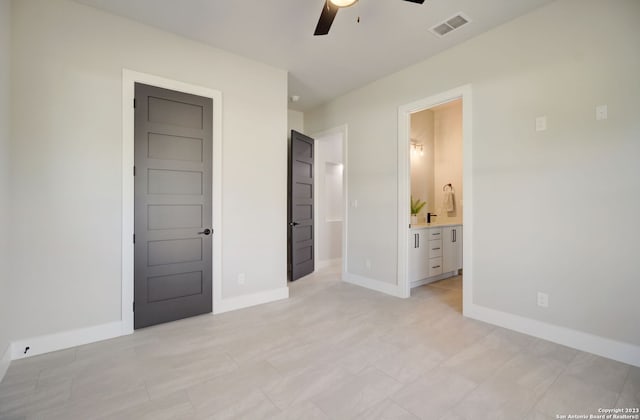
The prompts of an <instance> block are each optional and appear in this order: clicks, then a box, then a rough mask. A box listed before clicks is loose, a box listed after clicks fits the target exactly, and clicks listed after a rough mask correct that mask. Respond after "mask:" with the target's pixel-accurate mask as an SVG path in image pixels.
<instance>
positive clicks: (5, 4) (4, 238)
mask: <svg viewBox="0 0 640 420" xmlns="http://www.w3.org/2000/svg"><path fill="white" fill-rule="evenodd" d="M10 39H11V1H10V0H0V380H1V379H2V366H1V365H2V361H1V359H2V357H3V355H4V354H5V351H6V350H7V348H8V346H9V319H10V317H9V314H8V311H7V305H8V304H9V301H10V300H11V298H10V295H9V284H8V280H9V261H10V259H9V225H10V219H9V178H10V169H9V164H10V159H9V153H10V147H9V136H10V129H9V127H10V121H11V118H10V107H9V101H10V91H11V84H10V81H9V75H10V67H11V61H10V59H11V57H10V50H11V42H10Z"/></svg>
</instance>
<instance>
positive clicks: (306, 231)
mask: <svg viewBox="0 0 640 420" xmlns="http://www.w3.org/2000/svg"><path fill="white" fill-rule="evenodd" d="M288 202H289V210H288V213H289V234H288V238H289V250H288V253H287V254H288V257H289V258H288V259H289V279H290V280H291V281H294V280H297V279H299V278H300V277H302V276H306V275H307V274H309V273H313V269H314V267H313V265H314V262H313V250H314V237H313V139H312V138H311V137H307V136H305V135H304V134H301V133H298V132H297V131H293V130H292V131H291V142H290V143H289V186H288Z"/></svg>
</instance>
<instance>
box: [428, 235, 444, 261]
mask: <svg viewBox="0 0 640 420" xmlns="http://www.w3.org/2000/svg"><path fill="white" fill-rule="evenodd" d="M434 257H442V239H434V240H432V241H429V258H434Z"/></svg>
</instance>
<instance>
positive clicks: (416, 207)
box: [411, 196, 427, 225]
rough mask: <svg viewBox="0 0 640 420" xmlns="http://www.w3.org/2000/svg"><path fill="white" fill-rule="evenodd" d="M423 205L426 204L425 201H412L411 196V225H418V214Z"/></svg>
mask: <svg viewBox="0 0 640 420" xmlns="http://www.w3.org/2000/svg"><path fill="white" fill-rule="evenodd" d="M425 204H427V202H426V201H420V199H419V198H416V199H415V200H414V199H413V196H411V224H412V225H417V224H418V213H420V210H422V208H423V207H424V205H425Z"/></svg>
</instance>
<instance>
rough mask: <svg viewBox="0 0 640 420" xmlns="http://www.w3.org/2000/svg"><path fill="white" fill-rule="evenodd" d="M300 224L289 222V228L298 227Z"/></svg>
mask: <svg viewBox="0 0 640 420" xmlns="http://www.w3.org/2000/svg"><path fill="white" fill-rule="evenodd" d="M299 224H300V223H298V222H290V223H289V226H291V227H294V226H298V225H299Z"/></svg>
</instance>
